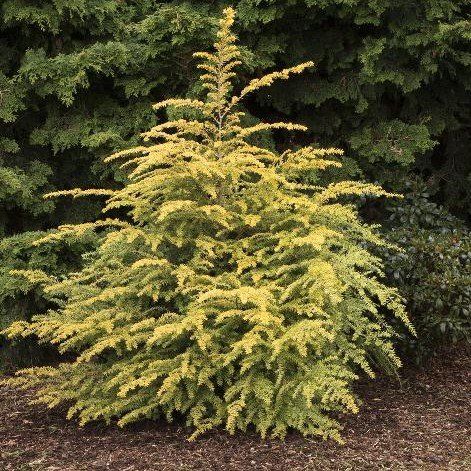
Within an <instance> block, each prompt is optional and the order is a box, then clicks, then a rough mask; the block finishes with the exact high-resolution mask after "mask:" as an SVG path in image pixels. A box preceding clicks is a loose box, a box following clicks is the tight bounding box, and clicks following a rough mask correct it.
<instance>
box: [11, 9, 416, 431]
mask: <svg viewBox="0 0 471 471" xmlns="http://www.w3.org/2000/svg"><path fill="white" fill-rule="evenodd" d="M233 18H234V12H233V10H232V9H227V10H225V16H224V18H223V19H222V20H221V23H220V30H219V33H218V40H217V42H216V44H215V53H214V54H209V53H198V54H197V57H199V58H201V59H203V63H202V64H201V65H200V66H199V67H201V68H202V69H203V70H204V71H205V73H204V75H202V80H203V82H204V87H205V88H206V89H207V96H206V99H205V101H198V100H191V99H173V100H167V101H165V102H162V103H159V104H157V105H156V106H155V108H156V109H161V108H163V107H169V106H170V107H173V108H174V109H175V108H178V109H179V110H180V113H181V114H182V116H187V119H185V118H181V119H176V120H173V121H169V122H166V123H164V124H160V125H158V126H156V127H154V128H153V129H151V130H150V131H149V132H147V133H145V134H144V140H145V141H146V142H147V143H148V145H145V146H142V147H138V148H134V149H130V150H127V151H123V152H119V153H117V154H115V155H113V156H111V157H109V158H108V161H109V162H111V161H116V160H117V159H124V163H123V168H124V169H128V171H129V183H128V184H127V185H126V186H125V187H124V188H122V189H120V190H116V191H105V190H73V191H69V192H63V193H62V194H71V195H73V196H74V197H75V196H85V195H89V194H102V195H105V196H107V203H106V207H105V209H104V212H107V211H110V210H115V209H116V208H121V209H123V208H125V209H126V210H127V211H128V212H127V214H128V216H129V217H128V219H126V220H124V219H104V220H102V221H98V222H96V223H91V224H88V225H76V226H66V227H61V228H60V231H59V232H58V233H55V234H53V235H52V236H49V237H47V238H45V239H43V241H42V243H53V242H54V240H57V239H58V238H61V237H77V236H79V235H80V234H83V233H84V232H86V231H88V230H98V229H99V228H102V227H103V226H107V227H109V230H108V231H106V232H105V233H103V234H102V242H101V243H100V245H99V248H98V249H97V250H96V251H95V252H93V253H91V254H89V255H88V256H87V258H86V264H85V267H84V268H83V269H82V270H81V271H79V272H77V273H74V274H72V275H69V276H67V277H66V278H65V279H62V280H55V279H52V278H51V277H50V276H47V275H46V274H41V273H38V272H37V271H35V272H23V275H24V276H27V277H33V278H34V279H35V280H38V279H39V280H40V281H41V282H43V283H44V284H45V290H46V292H47V293H48V294H49V296H50V297H51V300H53V301H54V302H55V303H56V305H57V309H55V310H51V311H49V312H48V313H47V314H46V315H41V316H36V317H35V318H34V319H33V322H32V323H15V324H13V325H12V326H11V327H10V328H9V329H8V330H7V334H8V335H9V336H10V337H15V336H26V335H30V334H35V335H37V336H39V337H40V339H42V340H43V341H44V342H50V343H52V344H55V345H57V346H58V347H59V349H60V350H61V351H62V352H73V353H75V354H76V355H77V357H76V360H75V361H72V362H67V363H63V364H61V365H59V366H57V367H48V368H34V369H28V370H24V371H22V372H21V373H20V375H19V377H18V378H16V379H14V380H13V383H14V384H16V385H22V386H23V387H29V386H31V385H35V386H38V389H37V392H38V400H39V401H41V402H45V403H47V404H48V405H50V406H54V405H56V404H59V403H62V402H67V403H70V402H71V403H72V406H71V407H70V410H69V417H72V416H75V415H77V416H78V417H79V418H80V421H81V423H85V422H87V421H90V420H95V419H99V418H102V419H105V420H106V421H109V420H111V419H112V418H114V417H117V418H119V424H120V425H124V424H127V423H129V422H133V421H136V420H139V419H140V418H143V417H150V418H155V417H158V416H160V415H161V414H164V415H165V416H166V417H167V419H168V420H171V419H172V416H173V415H174V413H182V414H184V415H185V416H186V418H187V422H188V424H189V425H191V426H194V427H195V429H196V431H195V435H197V434H199V433H202V432H204V431H205V430H208V429H210V428H212V427H215V426H218V425H224V426H225V427H226V428H227V430H229V431H230V432H234V431H235V430H236V429H242V430H245V429H246V428H247V426H249V425H250V424H253V425H254V426H255V427H256V429H257V430H258V431H259V432H260V433H261V434H262V435H263V436H265V435H266V433H267V432H271V433H272V434H273V435H278V436H283V435H284V434H285V433H286V431H287V429H288V428H289V427H293V428H295V429H298V430H300V431H301V432H302V433H303V434H319V435H322V436H324V437H329V436H330V437H334V438H337V439H339V433H338V429H339V424H338V423H337V421H336V420H335V419H333V418H332V417H331V416H330V415H329V412H331V411H351V412H356V410H357V401H356V398H355V396H354V395H353V393H352V391H351V389H350V385H351V383H352V381H353V380H355V379H356V378H357V372H358V370H359V368H360V369H363V370H364V371H365V372H366V373H368V374H369V375H370V376H373V375H374V373H373V364H374V363H379V364H381V365H383V366H384V367H389V368H396V367H397V366H399V360H398V358H397V357H396V355H395V354H394V351H393V347H392V343H391V338H392V336H393V334H394V333H393V330H392V328H391V327H390V326H388V325H387V323H386V322H385V318H384V317H383V314H382V312H383V311H385V310H389V311H392V312H393V313H394V314H395V315H396V316H398V317H399V318H401V319H402V320H403V321H404V322H406V323H407V318H406V316H405V313H404V310H403V306H402V304H401V299H400V298H399V297H398V295H397V292H396V291H395V290H394V289H390V288H387V287H385V286H384V285H383V284H382V283H381V282H380V281H379V278H380V277H381V275H382V273H381V263H380V260H379V259H378V258H375V257H374V256H372V255H371V254H370V253H369V252H368V251H367V250H366V249H365V248H364V247H365V245H367V244H364V243H365V242H368V243H374V244H381V243H382V242H381V240H380V239H378V237H377V236H376V235H375V234H374V232H373V231H372V229H371V228H369V227H367V226H365V225H363V224H362V223H361V222H360V221H359V220H358V218H357V215H356V211H355V208H354V206H353V205H348V204H341V203H339V202H336V200H337V199H338V197H340V196H343V195H352V194H353V195H364V194H374V195H385V194H386V193H385V192H384V191H383V190H381V189H380V188H378V187H376V186H374V185H370V184H361V183H354V182H349V181H347V182H342V183H340V184H334V185H331V186H329V187H328V188H320V187H317V186H314V185H312V184H308V183H305V182H306V181H309V179H308V178H307V176H309V175H311V176H312V172H313V171H318V170H322V169H324V168H326V167H328V166H338V165H339V164H338V163H337V162H336V161H334V160H329V156H333V155H339V154H341V151H339V150H337V149H316V148H314V147H305V148H302V149H299V150H296V151H287V152H284V153H283V154H281V155H279V154H277V153H275V152H272V151H270V150H267V149H263V148H260V147H257V146H255V145H251V144H250V143H249V142H248V141H247V139H248V138H249V137H250V136H252V135H253V134H255V133H257V132H260V131H265V130H271V129H286V130H303V129H305V128H304V127H303V126H300V125H295V124H290V123H272V124H266V123H261V124H257V125H254V126H249V127H244V126H243V124H242V118H243V116H244V113H243V112H242V111H240V109H239V103H240V101H241V100H242V99H243V98H244V97H245V96H246V95H248V94H249V93H250V92H252V91H254V90H257V89H259V88H261V87H265V86H268V85H270V84H271V83H272V82H273V81H274V80H276V79H286V78H288V76H289V75H291V74H297V73H301V72H302V71H303V70H304V69H306V68H307V67H310V66H311V65H312V64H311V63H307V64H302V65H300V66H297V67H293V68H291V69H286V70H283V71H281V72H276V73H272V74H269V75H267V76H265V77H263V78H261V79H257V80H252V81H251V82H250V84H249V85H248V86H247V87H245V88H244V89H243V90H242V91H241V92H240V94H238V95H235V96H231V79H232V77H233V76H234V75H235V73H234V69H235V67H236V66H237V65H238V64H239V63H240V62H239V58H240V53H239V50H238V48H237V47H236V46H235V44H234V43H235V37H234V36H233V35H232V33H231V25H232V23H233ZM185 113H187V114H185ZM56 195H57V194H56ZM380 308H381V309H380Z"/></svg>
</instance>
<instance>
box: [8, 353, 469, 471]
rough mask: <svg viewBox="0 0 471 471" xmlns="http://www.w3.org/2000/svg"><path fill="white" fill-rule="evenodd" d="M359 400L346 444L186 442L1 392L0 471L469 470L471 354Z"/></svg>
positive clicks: (219, 435)
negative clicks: (82, 423) (91, 421)
mask: <svg viewBox="0 0 471 471" xmlns="http://www.w3.org/2000/svg"><path fill="white" fill-rule="evenodd" d="M360 389H361V392H360V393H361V395H362V397H363V398H364V404H363V406H362V408H361V411H360V413H359V414H358V415H356V416H351V417H348V418H347V419H346V421H345V429H344V432H343V436H344V439H345V442H346V443H345V445H338V444H336V443H333V442H323V441H321V440H318V439H305V438H302V437H301V436H299V434H296V433H292V434H291V435H289V436H288V437H287V438H286V440H284V441H280V440H265V441H263V440H261V439H260V438H258V437H257V436H256V435H254V434H245V435H243V434H238V435H235V436H230V435H228V434H227V433H225V432H224V431H215V432H211V433H209V434H207V435H206V436H204V437H202V438H200V439H198V440H197V441H196V442H191V443H190V442H188V441H187V437H188V435H189V431H188V429H185V428H184V427H181V426H178V425H168V424H165V423H145V424H140V425H138V426H133V427H129V428H126V429H124V430H121V429H118V428H117V427H106V426H103V425H92V426H86V427H83V428H80V427H78V426H77V424H76V423H74V422H68V421H66V420H65V419H64V412H63V410H52V411H51V410H47V409H46V408H42V407H38V406H31V405H29V404H28V395H26V394H25V393H24V392H18V391H16V390H13V389H11V388H6V387H3V388H0V470H1V471H23V470H24V471H26V470H36V471H43V470H48V471H90V470H112V471H156V470H159V471H160V470H163V471H172V470H208V471H209V470H270V471H272V470H286V471H292V470H315V471H324V470H326V471H333V470H345V471H347V470H355V471H356V470H375V471H376V470H394V471H396V470H408V471H409V470H424V471H425V470H440V471H443V470H451V471H458V470H463V471H464V470H466V471H469V470H471V355H469V353H461V354H459V355H454V356H450V357H448V358H445V359H441V360H435V361H434V363H433V364H431V365H429V366H428V367H427V369H426V370H424V371H419V370H413V369H409V370H408V371H404V372H403V373H402V380H401V383H399V382H398V381H397V380H393V379H388V378H382V379H379V380H377V381H375V382H372V383H365V384H363V385H361V386H360Z"/></svg>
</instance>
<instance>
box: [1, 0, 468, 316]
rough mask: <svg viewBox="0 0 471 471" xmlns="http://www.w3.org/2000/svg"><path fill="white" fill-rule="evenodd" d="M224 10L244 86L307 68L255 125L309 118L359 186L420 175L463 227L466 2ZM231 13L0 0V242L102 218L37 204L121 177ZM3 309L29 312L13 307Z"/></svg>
mask: <svg viewBox="0 0 471 471" xmlns="http://www.w3.org/2000/svg"><path fill="white" fill-rule="evenodd" d="M232 3H233V4H234V6H236V7H237V11H238V17H237V22H236V30H237V33H238V35H239V37H240V41H241V43H242V45H243V46H244V49H243V52H244V57H245V59H246V64H247V65H246V68H245V69H244V74H245V75H246V76H252V75H253V74H254V73H255V72H256V73H262V72H265V71H269V70H271V69H272V68H280V67H282V66H286V65H292V64H295V63H300V62H303V61H305V60H313V61H314V62H315V63H316V68H315V70H314V71H313V72H312V73H311V74H308V75H306V76H303V77H299V78H297V79H296V80H294V81H293V82H291V83H290V84H289V85H288V88H287V89H286V88H283V89H282V88H278V87H277V86H275V87H274V88H273V89H271V90H270V91H269V92H268V91H264V92H261V93H260V94H258V95H257V96H256V97H255V98H254V99H253V100H252V101H251V102H249V103H248V108H249V111H250V112H251V113H252V114H253V115H254V116H257V117H264V118H268V119H270V120H274V119H276V118H288V119H292V120H295V121H297V122H299V121H301V122H304V123H306V124H307V125H308V126H309V128H310V129H311V131H312V135H311V136H308V137H307V138H306V139H309V140H311V139H312V138H313V137H314V138H315V139H316V140H317V141H318V142H319V143H320V144H322V145H326V144H328V145H337V146H338V147H341V148H343V149H345V150H346V152H347V154H346V155H347V157H346V159H345V165H344V169H345V171H346V172H347V173H348V174H349V175H352V176H354V177H355V178H364V179H367V180H370V181H380V182H381V183H382V184H383V185H385V186H386V187H387V188H390V189H394V190H397V191H408V190H407V187H406V186H405V182H406V180H407V179H408V175H410V174H411V173H412V172H413V173H414V174H420V175H421V176H422V177H423V179H424V181H426V184H427V191H428V192H429V194H430V198H431V200H432V201H434V202H436V203H439V204H442V205H444V206H445V207H447V208H448V209H449V210H451V211H452V212H453V213H454V214H455V215H457V216H459V217H461V219H463V220H469V217H470V201H471V199H470V188H471V177H470V170H471V159H470V158H469V149H470V144H471V143H470V140H471V138H470V135H471V133H470V127H471V120H470V109H471V107H470V101H471V98H470V97H471V93H470V86H471V73H470V65H471V52H470V49H471V48H470V43H471V33H470V31H471V28H470V15H471V5H470V4H469V1H467V0H394V1H392V0H383V1H377V0H367V1H360V0H288V1H286V0H263V1H260V0H239V1H234V2H232ZM227 4H228V2H225V1H220V0H215V1H192V0H186V1H183V0H179V1H170V2H158V1H153V0H131V1H127V2H123V1H120V0H73V1H64V0H44V1H37V0H3V1H2V2H1V10H0V30H1V38H0V64H1V67H0V237H9V236H12V235H19V234H22V233H24V232H25V231H44V230H48V229H49V228H51V227H55V226H56V225H57V224H59V223H66V222H80V221H83V220H92V219H93V218H95V217H96V216H97V214H98V206H97V204H96V203H93V202H89V201H83V202H82V203H80V204H77V205H74V206H69V205H68V204H67V203H65V202H59V203H56V202H54V203H53V202H51V201H45V200H43V199H42V195H43V194H44V193H45V192H47V191H52V190H54V189H56V188H59V189H67V188H73V187H76V186H81V187H87V186H94V185H95V186H96V185H100V186H112V185H114V184H115V183H114V182H116V181H117V182H120V181H122V180H123V178H124V176H123V175H122V174H121V173H120V172H119V170H116V169H111V170H109V169H107V168H106V167H105V166H103V164H102V159H103V156H104V155H107V154H108V153H109V152H112V151H115V150H119V149H122V148H124V147H126V146H128V145H133V144H135V143H136V142H137V141H136V135H137V134H138V132H140V131H143V130H144V129H148V128H149V127H150V126H152V125H153V124H154V123H155V116H154V114H153V112H152V110H151V107H150V105H151V103H154V102H155V101H157V100H159V99H162V98H165V97H167V96H173V95H182V96H184V95H190V96H192V95H194V94H195V93H197V92H198V90H199V88H200V85H199V84H197V85H196V86H192V85H191V84H192V83H193V80H194V78H195V74H194V68H193V59H192V57H191V54H192V53H193V52H194V51H195V50H202V49H205V48H208V46H209V44H211V42H212V38H213V35H214V31H215V25H216V20H215V18H217V17H218V16H219V15H220V12H221V11H222V8H223V7H224V6H226V5H227ZM242 78H246V77H242ZM275 138H276V141H277V143H278V144H279V145H280V146H286V145H288V144H290V142H284V139H285V138H281V137H280V136H275ZM335 178H337V177H335ZM26 239H27V236H26ZM26 239H24V240H25V241H26ZM15 241H16V242H15ZM15 241H13V242H12V243H15V244H17V243H21V242H18V241H19V239H15ZM7 244H9V242H7ZM5 263H8V264H10V266H11V267H12V268H14V267H15V266H16V265H17V262H16V261H14V260H12V258H11V257H8V262H5ZM46 263H47V261H46ZM50 264H51V270H54V269H55V268H54V266H55V262H54V260H53V259H51V262H50ZM2 289H3V288H2V287H1V286H0V291H1V290H2ZM0 299H5V296H4V295H0ZM4 306H5V305H4ZM4 309H7V310H8V312H9V316H10V317H12V316H13V317H14V316H15V314H14V313H15V311H17V312H18V316H22V315H23V314H22V312H23V311H24V307H22V303H21V302H18V304H15V302H13V303H12V304H9V305H8V307H7V308H4Z"/></svg>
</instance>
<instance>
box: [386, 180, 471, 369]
mask: <svg viewBox="0 0 471 471" xmlns="http://www.w3.org/2000/svg"><path fill="white" fill-rule="evenodd" d="M389 212H390V217H389V221H387V222H386V223H385V224H384V226H383V228H384V235H385V237H386V238H387V239H388V240H389V241H390V242H392V243H394V244H396V245H397V246H399V247H400V248H401V251H395V250H388V249H387V248H383V249H382V251H383V255H384V258H385V264H386V273H387V275H388V278H389V280H390V283H391V284H392V285H395V286H396V287H397V288H398V289H399V291H400V292H401V294H402V295H403V296H404V298H405V299H407V310H408V313H409V314H410V316H411V321H412V323H413V324H414V326H415V328H416V330H417V336H411V335H409V333H408V332H404V334H403V336H402V339H403V342H402V347H403V349H404V350H405V351H406V352H407V356H412V357H413V358H415V359H416V360H417V361H418V362H421V361H423V360H425V359H426V358H428V357H429V356H430V355H433V354H434V353H436V352H437V351H439V350H440V348H441V347H444V346H447V345H450V344H452V343H457V342H460V341H465V342H468V343H471V233H470V231H469V229H468V228H467V227H466V225H465V224H464V222H463V221H460V220H459V219H457V218H456V217H454V216H453V215H451V214H450V213H449V212H448V211H447V210H446V209H445V208H443V207H441V206H439V205H437V204H435V203H434V202H433V201H431V199H430V194H429V192H428V190H427V187H426V185H425V184H423V183H422V182H421V181H420V180H415V181H410V182H409V183H408V191H407V193H406V197H405V198H404V200H402V201H400V202H395V203H393V204H391V205H390V207H389Z"/></svg>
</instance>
